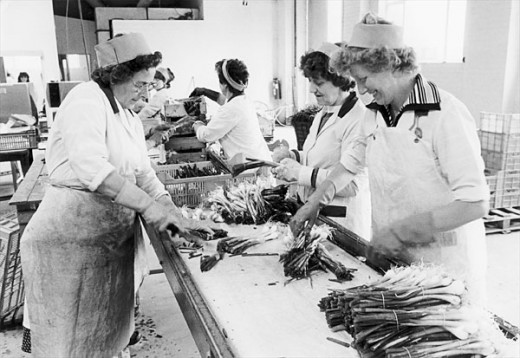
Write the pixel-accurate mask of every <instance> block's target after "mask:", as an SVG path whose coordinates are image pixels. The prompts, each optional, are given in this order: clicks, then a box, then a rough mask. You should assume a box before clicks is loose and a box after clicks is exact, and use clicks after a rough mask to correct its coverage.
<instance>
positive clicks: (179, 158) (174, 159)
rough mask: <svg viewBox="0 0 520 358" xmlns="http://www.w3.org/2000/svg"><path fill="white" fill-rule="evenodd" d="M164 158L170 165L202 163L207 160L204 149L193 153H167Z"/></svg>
mask: <svg viewBox="0 0 520 358" xmlns="http://www.w3.org/2000/svg"><path fill="white" fill-rule="evenodd" d="M165 157H166V159H167V161H168V163H170V164H183V163H184V164H185V163H193V162H204V161H207V160H208V155H207V153H206V148H203V149H201V150H197V151H193V152H181V153H179V152H167V153H166V154H165Z"/></svg>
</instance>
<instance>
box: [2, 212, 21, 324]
mask: <svg viewBox="0 0 520 358" xmlns="http://www.w3.org/2000/svg"><path fill="white" fill-rule="evenodd" d="M19 233H20V226H19V225H18V219H17V217H16V214H14V213H12V214H7V215H4V216H1V217H0V330H2V329H4V328H5V327H7V326H11V325H13V324H14V323H15V320H16V319H17V318H19V317H21V313H22V308H23V299H24V286H23V279H22V264H21V261H20V239H19Z"/></svg>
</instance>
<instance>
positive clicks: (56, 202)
mask: <svg viewBox="0 0 520 358" xmlns="http://www.w3.org/2000/svg"><path fill="white" fill-rule="evenodd" d="M95 51H96V55H97V60H98V64H99V66H100V68H98V69H96V70H95V71H94V72H93V73H92V79H93V80H92V81H89V82H85V83H82V84H79V85H78V86H76V87H74V89H73V90H72V91H70V93H69V94H68V95H67V97H66V98H65V100H64V101H63V103H62V104H61V106H60V108H59V109H58V112H57V115H56V118H55V121H54V123H53V126H52V129H51V131H50V136H49V140H48V145H47V150H46V164H47V168H48V173H49V182H50V185H49V187H48V188H47V189H46V192H45V196H44V198H43V200H42V202H41V204H40V206H39V207H38V210H37V211H36V213H35V214H34V216H33V217H32V219H31V221H30V222H29V224H28V225H27V227H26V229H25V231H24V233H23V236H22V238H21V260H22V268H23V272H24V283H25V290H26V291H25V293H26V299H27V304H28V311H29V312H28V313H29V320H30V325H31V340H32V353H33V355H34V356H35V357H113V356H114V355H116V354H118V353H119V352H121V351H122V350H123V349H124V348H125V347H126V346H127V344H128V343H129V340H130V336H131V335H132V333H133V331H134V301H135V296H134V295H135V290H134V287H135V286H136V285H138V282H139V280H138V279H139V278H138V277H136V276H135V275H134V261H135V260H136V258H135V256H139V252H140V251H139V250H138V248H140V247H142V243H143V238H142V236H140V235H136V231H138V229H139V227H140V225H139V220H138V218H139V217H141V218H143V219H144V220H145V221H146V223H147V224H148V225H149V226H151V227H153V228H154V229H156V230H158V231H161V232H164V231H166V230H167V228H169V229H171V230H172V231H181V232H182V231H185V230H187V229H188V228H194V229H203V230H205V231H208V232H211V229H209V228H208V227H207V226H206V225H205V224H203V223H200V222H195V221H193V220H186V219H183V218H182V214H181V213H180V210H179V209H178V208H177V207H176V206H175V205H174V204H173V202H172V199H171V197H170V195H169V194H168V192H167V191H166V190H165V189H164V185H163V184H162V183H161V182H160V181H159V179H158V178H157V176H156V175H155V172H154V171H153V169H152V168H151V166H150V160H149V158H148V156H147V151H146V145H145V140H144V132H143V127H142V124H141V121H140V119H139V117H138V116H137V115H135V114H134V112H133V111H132V110H131V109H132V108H133V106H134V105H135V103H136V101H137V100H138V99H139V98H141V96H142V94H143V93H144V92H145V91H147V90H148V89H149V88H150V87H151V83H152V81H153V78H154V74H155V68H156V66H157V65H159V63H160V62H161V57H162V56H161V53H160V52H152V51H151V50H150V48H149V47H148V44H147V43H146V41H145V39H144V37H143V36H142V35H141V34H137V33H129V34H124V35H121V36H116V37H114V38H113V39H111V40H109V41H107V42H104V43H100V44H98V45H97V46H96V47H95ZM136 214H138V215H136ZM134 281H135V282H134Z"/></svg>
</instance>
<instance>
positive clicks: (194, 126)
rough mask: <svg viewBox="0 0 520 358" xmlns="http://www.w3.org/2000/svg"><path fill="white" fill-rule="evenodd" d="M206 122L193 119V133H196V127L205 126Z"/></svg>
mask: <svg viewBox="0 0 520 358" xmlns="http://www.w3.org/2000/svg"><path fill="white" fill-rule="evenodd" d="M205 125H206V124H205V123H204V122H202V121H195V123H193V131H194V132H195V133H197V129H199V127H202V126H205Z"/></svg>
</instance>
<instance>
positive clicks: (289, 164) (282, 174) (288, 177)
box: [272, 158, 302, 182]
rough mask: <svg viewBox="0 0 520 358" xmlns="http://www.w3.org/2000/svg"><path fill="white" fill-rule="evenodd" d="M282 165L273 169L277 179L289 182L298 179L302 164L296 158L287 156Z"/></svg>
mask: <svg viewBox="0 0 520 358" xmlns="http://www.w3.org/2000/svg"><path fill="white" fill-rule="evenodd" d="M280 164H281V165H280V166H278V167H275V168H273V169H272V172H273V173H274V176H275V178H276V179H280V180H285V181H287V182H291V181H298V178H299V177H300V170H301V169H302V165H301V164H300V163H298V162H297V161H296V160H294V159H290V158H285V159H283V160H282V161H281V162H280Z"/></svg>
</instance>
